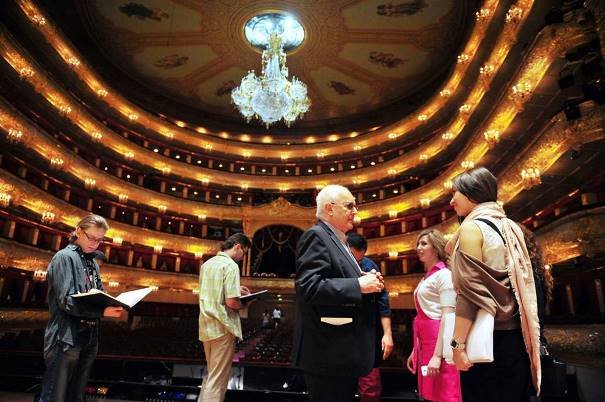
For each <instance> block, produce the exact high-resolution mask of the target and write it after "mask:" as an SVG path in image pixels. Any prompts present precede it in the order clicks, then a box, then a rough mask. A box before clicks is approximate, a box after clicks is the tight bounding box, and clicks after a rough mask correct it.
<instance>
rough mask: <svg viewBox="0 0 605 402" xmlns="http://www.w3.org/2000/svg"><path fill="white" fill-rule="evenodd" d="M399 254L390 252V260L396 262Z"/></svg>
mask: <svg viewBox="0 0 605 402" xmlns="http://www.w3.org/2000/svg"><path fill="white" fill-rule="evenodd" d="M398 255H399V253H398V252H397V251H389V259H391V260H396V259H397V256H398Z"/></svg>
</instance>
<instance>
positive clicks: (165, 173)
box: [161, 166, 171, 176]
mask: <svg viewBox="0 0 605 402" xmlns="http://www.w3.org/2000/svg"><path fill="white" fill-rule="evenodd" d="M161 171H162V175H163V176H168V175H169V174H170V171H171V169H170V167H168V166H164V167H163V168H162V169H161Z"/></svg>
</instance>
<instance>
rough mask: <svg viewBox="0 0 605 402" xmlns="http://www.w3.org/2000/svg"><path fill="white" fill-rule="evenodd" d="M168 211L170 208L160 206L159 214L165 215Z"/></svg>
mask: <svg viewBox="0 0 605 402" xmlns="http://www.w3.org/2000/svg"><path fill="white" fill-rule="evenodd" d="M166 211H168V207H167V206H166V205H158V212H159V213H161V214H165V213H166Z"/></svg>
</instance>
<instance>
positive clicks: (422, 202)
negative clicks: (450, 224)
mask: <svg viewBox="0 0 605 402" xmlns="http://www.w3.org/2000/svg"><path fill="white" fill-rule="evenodd" d="M430 206H431V199H430V198H421V199H420V208H423V209H424V208H428V207H430Z"/></svg>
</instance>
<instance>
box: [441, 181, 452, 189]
mask: <svg viewBox="0 0 605 402" xmlns="http://www.w3.org/2000/svg"><path fill="white" fill-rule="evenodd" d="M443 188H444V189H445V190H446V191H452V189H453V188H454V182H453V181H451V180H446V181H444V182H443Z"/></svg>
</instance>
